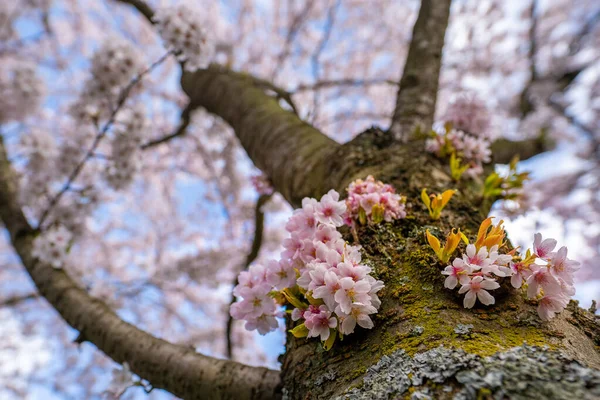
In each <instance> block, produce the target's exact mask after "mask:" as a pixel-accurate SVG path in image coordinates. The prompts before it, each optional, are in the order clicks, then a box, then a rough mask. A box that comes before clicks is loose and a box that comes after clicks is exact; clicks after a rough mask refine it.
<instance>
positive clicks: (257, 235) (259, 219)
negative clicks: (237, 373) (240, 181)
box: [225, 194, 271, 359]
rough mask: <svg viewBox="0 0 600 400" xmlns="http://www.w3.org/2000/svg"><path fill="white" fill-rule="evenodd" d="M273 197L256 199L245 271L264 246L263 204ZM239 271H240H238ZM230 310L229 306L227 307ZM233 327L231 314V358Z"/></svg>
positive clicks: (229, 348)
mask: <svg viewBox="0 0 600 400" xmlns="http://www.w3.org/2000/svg"><path fill="white" fill-rule="evenodd" d="M270 198H271V195H270V194H263V195H260V196H259V197H258V200H257V201H256V207H255V208H254V238H253V239H252V247H251V248H250V253H248V255H247V256H246V261H245V262H244V265H242V267H241V268H240V271H244V270H246V269H248V267H249V266H250V264H252V263H253V262H254V260H256V257H258V253H259V252H260V248H261V246H262V241H263V231H264V227H265V224H264V223H265V213H264V212H263V211H262V208H263V206H264V205H265V203H266V202H267V201H269V199H270ZM238 272H239V271H238ZM236 282H237V276H236V277H235V280H234V282H233V285H235V283H236ZM234 302H235V296H234V295H233V293H231V300H230V301H229V305H230V306H231V304H233V303H234ZM227 311H228V312H229V308H227ZM232 328H233V318H232V317H231V315H229V318H228V319H227V327H226V329H225V332H226V339H227V357H228V358H229V359H231V357H232V355H233V343H232V337H231V333H232Z"/></svg>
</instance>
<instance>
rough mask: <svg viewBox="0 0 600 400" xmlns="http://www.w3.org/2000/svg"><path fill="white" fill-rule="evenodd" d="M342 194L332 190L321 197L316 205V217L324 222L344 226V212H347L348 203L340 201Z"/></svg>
mask: <svg viewBox="0 0 600 400" xmlns="http://www.w3.org/2000/svg"><path fill="white" fill-rule="evenodd" d="M339 198H340V195H339V194H338V193H337V192H336V191H335V190H330V191H329V192H328V193H327V194H326V195H324V196H323V197H321V201H320V202H319V204H317V206H316V207H315V211H316V212H315V218H316V219H317V221H319V222H320V223H322V224H329V225H333V226H342V225H343V224H344V220H343V218H342V216H343V214H344V213H345V212H346V204H345V203H344V202H343V201H338V200H339Z"/></svg>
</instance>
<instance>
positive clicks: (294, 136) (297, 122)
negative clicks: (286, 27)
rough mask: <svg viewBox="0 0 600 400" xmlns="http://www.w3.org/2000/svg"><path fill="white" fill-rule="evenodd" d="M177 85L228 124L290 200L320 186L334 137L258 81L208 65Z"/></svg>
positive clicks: (294, 201) (310, 193)
mask: <svg viewBox="0 0 600 400" xmlns="http://www.w3.org/2000/svg"><path fill="white" fill-rule="evenodd" d="M181 87H182V88H183V90H184V91H185V92H186V94H187V95H188V96H189V97H190V101H191V103H192V104H194V105H198V106H202V107H204V108H205V109H206V110H208V111H209V112H211V113H214V114H216V115H218V116H220V117H221V118H223V119H224V120H225V121H226V122H227V123H229V125H231V127H232V128H233V129H234V130H235V133H236V135H237V137H238V138H239V139H240V142H241V144H242V146H243V147H244V149H245V150H246V152H247V153H248V156H249V157H250V159H251V160H252V161H253V162H254V164H255V165H256V166H257V167H258V168H260V169H261V170H262V171H263V172H264V173H265V174H266V175H267V176H268V177H269V178H270V179H271V181H272V182H273V185H274V186H275V187H276V188H277V191H278V192H279V193H281V194H282V195H283V196H284V197H285V199H286V200H288V201H289V202H290V203H291V204H293V205H296V206H297V205H299V204H300V202H301V200H302V198H303V197H305V196H314V195H315V194H317V193H322V192H323V190H324V189H325V187H324V186H323V183H324V182H325V178H326V176H327V175H328V173H329V170H328V169H326V168H325V161H326V160H327V159H328V158H329V157H331V155H332V154H333V152H334V151H335V150H336V149H337V148H338V147H339V145H338V143H337V142H335V141H333V140H331V139H329V138H328V137H327V136H325V135H324V134H322V133H321V132H319V131H318V130H316V129H315V128H314V127H312V126H311V125H309V124H307V123H306V122H304V121H302V120H301V119H300V118H298V116H297V115H296V114H294V113H293V112H291V111H287V110H284V109H283V108H282V107H281V106H280V105H279V103H278V100H277V98H276V97H273V96H269V95H267V90H272V89H270V88H266V89H265V87H264V85H263V84H262V81H260V80H257V79H256V78H253V77H251V76H249V75H246V74H243V73H237V72H233V71H231V70H227V69H224V68H220V67H218V66H211V67H210V68H208V69H206V70H199V71H196V72H195V73H193V74H192V73H184V74H183V76H182V78H181Z"/></svg>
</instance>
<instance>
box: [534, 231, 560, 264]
mask: <svg viewBox="0 0 600 400" xmlns="http://www.w3.org/2000/svg"><path fill="white" fill-rule="evenodd" d="M533 237H534V240H533V253H534V254H535V255H536V256H538V257H539V258H541V259H544V260H545V259H547V258H549V257H551V256H552V250H554V248H555V247H556V243H557V242H556V239H551V238H550V239H545V240H544V241H542V234H541V233H536V234H535V235H534V236H533Z"/></svg>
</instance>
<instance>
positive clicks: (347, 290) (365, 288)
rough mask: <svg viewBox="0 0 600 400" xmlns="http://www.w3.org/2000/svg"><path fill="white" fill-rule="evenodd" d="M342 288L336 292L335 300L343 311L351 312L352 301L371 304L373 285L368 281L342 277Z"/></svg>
mask: <svg viewBox="0 0 600 400" xmlns="http://www.w3.org/2000/svg"><path fill="white" fill-rule="evenodd" d="M340 286H341V288H340V289H339V290H338V291H337V292H336V293H335V297H334V298H335V301H337V302H338V303H339V305H340V309H341V310H342V312H345V313H349V312H350V310H351V309H352V303H361V304H369V302H370V300H371V299H370V296H369V292H370V291H371V285H369V283H368V282H367V281H364V280H363V281H358V282H354V280H353V279H352V278H342V279H340Z"/></svg>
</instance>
